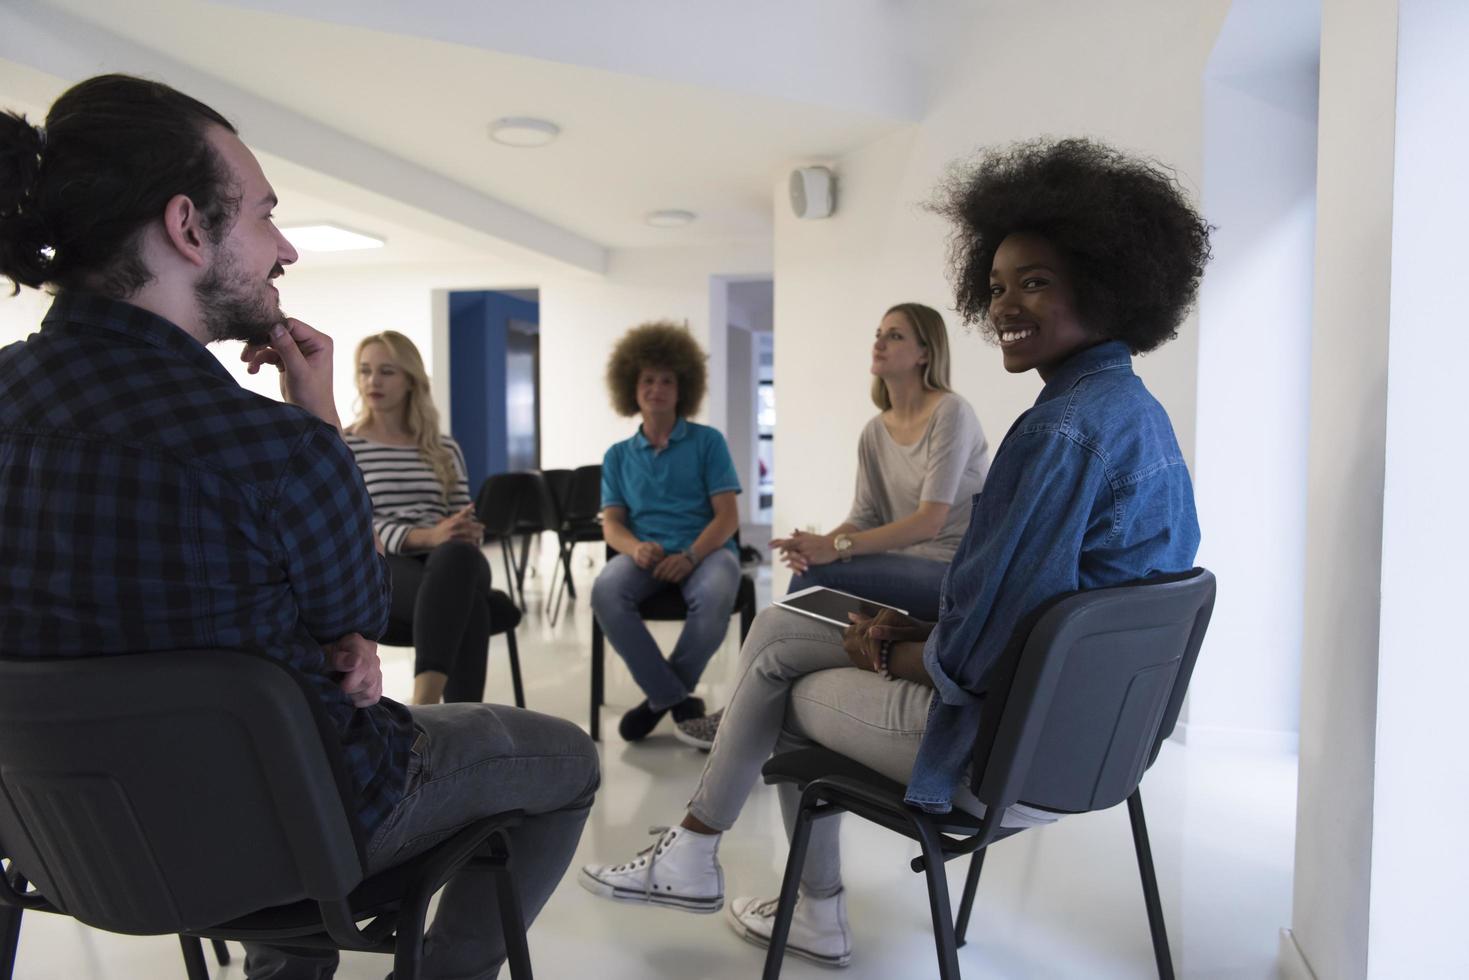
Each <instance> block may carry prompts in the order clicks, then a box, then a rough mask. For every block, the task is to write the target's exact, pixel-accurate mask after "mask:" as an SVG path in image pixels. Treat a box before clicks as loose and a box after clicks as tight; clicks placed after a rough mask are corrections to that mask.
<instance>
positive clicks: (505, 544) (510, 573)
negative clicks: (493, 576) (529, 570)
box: [500, 537, 525, 612]
mask: <svg viewBox="0 0 1469 980" xmlns="http://www.w3.org/2000/svg"><path fill="white" fill-rule="evenodd" d="M514 551H515V539H514V538H510V537H507V538H501V539H500V558H501V559H502V561H503V562H504V564H505V591H506V592H507V593H508V594H509V596H510V601H511V602H513V603H515V604H516V605H517V606H519V607H520V611H521V612H525V596H524V595H521V596H520V597H519V598H516V595H517V593H516V591H515V557H514V555H513V554H512V552H514Z"/></svg>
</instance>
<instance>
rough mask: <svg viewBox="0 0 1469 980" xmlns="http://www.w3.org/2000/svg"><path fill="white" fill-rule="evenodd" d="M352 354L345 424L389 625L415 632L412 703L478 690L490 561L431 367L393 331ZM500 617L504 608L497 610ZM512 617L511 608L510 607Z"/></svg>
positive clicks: (469, 697) (474, 695)
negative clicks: (389, 590)
mask: <svg viewBox="0 0 1469 980" xmlns="http://www.w3.org/2000/svg"><path fill="white" fill-rule="evenodd" d="M353 361H354V362H355V363H356V365H357V392H358V394H359V395H360V396H361V398H362V410H361V414H359V415H358V416H357V419H356V421H354V422H353V423H352V424H351V425H350V426H348V427H347V437H346V439H347V445H348V446H349V447H351V449H352V452H353V454H354V455H355V456H356V457H357V465H358V466H359V467H361V469H362V477H363V480H364V482H365V483H366V484H367V492H368V494H369V495H370V496H371V497H372V510H373V525H374V527H375V528H376V530H377V533H378V536H379V537H380V538H381V539H382V542H383V549H384V551H385V552H386V554H387V560H388V567H389V570H390V571H391V573H392V580H393V599H392V611H391V614H390V616H389V630H390V631H393V630H394V628H395V627H396V628H397V629H399V630H404V631H405V632H406V627H409V626H410V625H411V629H412V632H413V649H414V655H415V656H414V667H413V675H414V676H413V703H414V704H437V703H438V702H439V701H441V700H443V701H451V702H452V701H479V700H482V699H483V697H484V687H485V658H486V655H487V652H488V646H489V639H490V614H491V606H490V566H489V563H488V562H487V561H485V557H484V554H483V553H482V552H481V551H480V545H481V542H482V541H483V538H484V528H483V526H482V525H481V524H480V523H479V521H477V520H476V519H475V516H474V504H473V503H472V502H471V501H470V499H469V483H468V478H467V476H466V472H465V465H464V453H463V452H462V451H461V450H460V448H459V444H458V443H456V442H455V441H454V439H453V437H451V436H449V435H447V434H445V433H443V432H440V431H439V413H438V410H437V409H436V408H434V403H433V398H432V397H431V395H430V392H429V381H428V373H427V372H426V371H425V370H424V367H423V358H422V357H421V356H420V355H419V353H418V348H417V347H415V346H414V345H413V341H411V340H409V339H408V338H407V337H405V336H403V335H402V334H401V333H398V332H397V331H394V330H385V331H383V332H382V333H378V334H373V335H372V336H370V337H365V338H363V340H362V342H361V343H359V344H358V345H357V352H356V355H355V356H354V357H353ZM496 612H497V613H499V614H500V615H505V614H507V612H508V610H500V609H499V608H498V606H497V607H496ZM516 615H517V617H518V613H516Z"/></svg>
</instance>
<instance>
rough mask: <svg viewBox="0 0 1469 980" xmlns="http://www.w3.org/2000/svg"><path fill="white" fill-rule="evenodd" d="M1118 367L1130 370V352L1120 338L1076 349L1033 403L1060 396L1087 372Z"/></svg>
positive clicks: (1074, 385) (1087, 373) (1094, 372)
mask: <svg viewBox="0 0 1469 980" xmlns="http://www.w3.org/2000/svg"><path fill="white" fill-rule="evenodd" d="M1119 367H1120V368H1126V369H1127V370H1128V371H1129V372H1131V371H1132V353H1131V352H1130V351H1129V350H1128V349H1127V345H1126V344H1124V343H1123V342H1122V341H1120V340H1108V341H1105V342H1104V343H1100V344H1097V345H1096V346H1095V347H1088V348H1087V349H1086V350H1083V351H1078V352H1077V353H1075V354H1072V355H1071V356H1070V357H1069V358H1067V359H1066V361H1065V363H1063V364H1062V365H1061V367H1060V368H1059V369H1057V371H1056V373H1055V374H1053V375H1051V380H1050V381H1047V382H1046V386H1045V387H1044V388H1042V389H1041V393H1040V395H1039V396H1038V397H1037V398H1036V400H1035V403H1036V404H1037V405H1039V404H1040V403H1041V402H1046V401H1050V400H1051V399H1052V398H1059V397H1061V396H1062V395H1064V394H1066V392H1068V391H1070V390H1071V389H1072V388H1074V387H1076V383H1077V382H1078V381H1080V380H1081V379H1082V378H1084V377H1086V376H1087V375H1089V374H1096V373H1097V372H1098V371H1109V370H1112V369H1114V368H1119Z"/></svg>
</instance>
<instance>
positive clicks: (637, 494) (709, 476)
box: [602, 419, 740, 554]
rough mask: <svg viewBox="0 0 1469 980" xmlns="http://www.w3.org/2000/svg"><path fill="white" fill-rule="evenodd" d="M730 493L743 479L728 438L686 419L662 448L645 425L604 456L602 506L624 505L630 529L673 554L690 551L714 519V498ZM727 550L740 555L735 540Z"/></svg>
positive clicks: (737, 488) (726, 545)
mask: <svg viewBox="0 0 1469 980" xmlns="http://www.w3.org/2000/svg"><path fill="white" fill-rule="evenodd" d="M731 492H733V493H739V492H740V478H739V476H738V474H736V473H735V468H734V460H732V459H730V456H729V446H728V445H727V444H726V443H725V441H724V436H722V435H720V434H719V430H718V429H711V428H710V427H709V426H707V425H699V424H698V423H697V422H690V421H688V420H687V419H679V420H678V424H677V425H675V426H674V427H673V432H672V433H671V434H670V435H669V437H668V445H667V446H666V447H665V448H663V449H654V448H653V444H652V443H651V442H649V441H648V440H647V437H645V436H644V435H643V427H642V426H641V425H640V426H638V431H637V433H636V434H635V435H634V436H633V437H632V438H631V439H624V440H623V441H622V442H615V443H613V444H612V448H610V449H608V450H607V455H605V456H603V457H602V506H603V507H625V508H626V509H627V525H628V529H629V530H630V531H632V533H633V534H635V535H637V536H638V539H639V540H641V541H656V542H658V544H660V545H662V546H663V550H664V551H666V552H668V553H669V554H673V553H675V552H679V551H687V550H688V549H689V547H690V546H691V545H692V544H693V543H694V539H695V538H697V537H698V536H699V534H700V532H702V531H703V530H704V528H706V527H707V526H708V525H709V522H710V521H712V520H714V505H713V504H712V503H710V502H709V498H710V497H713V496H714V495H715V494H717V493H731ZM724 546H725V547H726V548H729V549H730V550H732V551H735V552H736V554H738V549H737V548H736V547H735V543H734V538H730V539H729V540H728V541H726V542H725V545H724Z"/></svg>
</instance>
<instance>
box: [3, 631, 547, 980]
mask: <svg viewBox="0 0 1469 980" xmlns="http://www.w3.org/2000/svg"><path fill="white" fill-rule="evenodd" d="M0 731H3V732H4V737H3V738H0V858H3V859H4V860H5V862H6V863H7V864H8V870H7V872H6V874H5V875H3V876H0V908H6V907H8V908H6V910H7V911H8V912H9V913H10V914H9V916H8V918H9V920H10V921H9V923H8V924H6V927H5V928H3V929H0V941H3V942H4V943H5V946H4V947H0V967H3V969H0V980H10V975H11V969H12V967H13V964H14V961H15V954H16V943H17V942H18V939H19V931H20V930H19V924H20V923H19V918H20V913H21V911H22V910H35V911H46V912H56V913H61V914H65V915H70V916H72V917H74V918H76V919H78V920H80V921H82V922H84V923H86V924H88V925H91V926H94V927H96V928H99V929H105V930H108V931H110V932H120V933H130V934H134V935H166V934H170V933H177V934H178V935H179V936H180V937H181V942H182V944H183V950H184V960H185V966H186V969H187V971H188V976H189V977H190V980H208V972H207V970H206V968H205V965H204V957H203V950H202V948H201V946H200V943H199V938H200V937H202V938H206V939H218V940H229V939H232V940H239V941H252V942H262V943H272V944H276V945H283V946H291V947H307V948H334V949H350V950H362V951H369V952H378V953H389V954H392V956H393V976H394V977H396V978H398V980H414V978H417V977H418V976H419V970H420V966H421V960H422V953H423V931H424V919H425V917H426V915H427V912H428V903H429V899H430V898H431V897H432V896H433V894H434V893H435V892H436V891H437V890H438V889H439V888H440V887H441V886H442V885H443V884H444V883H445V882H446V881H447V880H448V879H449V878H450V877H452V876H453V875H454V873H455V872H457V871H458V870H459V869H460V868H462V867H465V866H466V865H468V864H471V863H474V864H477V865H482V866H484V867H485V868H486V869H488V870H489V871H490V872H491V873H492V874H494V875H495V876H496V877H497V884H498V897H499V901H500V906H501V925H502V928H503V929H504V932H505V938H506V947H507V950H508V959H509V964H510V973H511V976H512V977H515V978H517V980H519V978H528V977H530V976H531V971H530V955H529V951H528V949H527V946H526V941H525V924H524V919H523V917H522V915H521V911H520V906H519V898H518V896H517V894H516V890H515V887H514V883H513V881H512V880H511V874H510V866H509V860H510V858H509V852H508V837H507V831H508V830H509V829H510V828H511V827H513V826H514V825H515V824H516V823H517V822H518V820H519V819H520V815H519V814H517V813H505V814H500V815H498V816H492V817H487V818H485V819H483V820H478V821H475V822H474V823H472V824H470V825H468V826H466V827H465V828H463V829H462V830H460V831H458V832H457V833H455V834H454V835H453V836H451V837H450V838H449V839H448V840H445V841H443V842H442V843H440V844H438V845H436V846H434V847H432V848H430V849H429V850H427V851H425V852H424V853H422V854H420V855H418V856H416V857H414V858H411V859H409V860H408V861H406V862H404V863H403V864H401V865H399V866H397V867H394V868H390V869H388V870H386V871H383V872H380V873H378V874H375V875H372V876H370V877H369V876H368V874H367V872H366V857H365V847H366V841H365V839H364V834H363V832H362V828H361V827H360V826H358V824H357V821H356V819H355V817H354V816H353V811H352V809H351V806H350V804H347V803H345V802H344V801H349V800H351V799H352V792H351V788H350V784H349V783H348V781H347V777H346V773H345V769H344V767H343V763H342V759H341V753H340V751H339V750H338V749H337V747H336V745H337V743H336V736H335V733H334V732H333V731H332V730H331V728H330V722H329V720H328V719H327V718H326V716H325V712H324V711H323V710H322V708H321V706H320V704H319V703H318V702H317V701H316V700H315V698H314V697H313V696H312V695H311V694H310V693H309V692H308V691H307V690H306V689H305V687H304V686H303V682H302V680H301V679H300V678H299V677H298V676H297V675H296V674H294V673H293V672H291V671H290V670H289V669H288V668H286V667H285V666H284V665H283V664H281V663H279V662H277V661H274V660H271V659H270V658H268V657H264V656H257V655H252V654H245V653H239V652H233V651H223V650H200V651H188V652H169V653H146V654H136V655H130V656H120V657H86V658H68V659H62V658H49V657H45V658H43V657H33V658H26V659H18V660H17V659H12V660H0Z"/></svg>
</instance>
